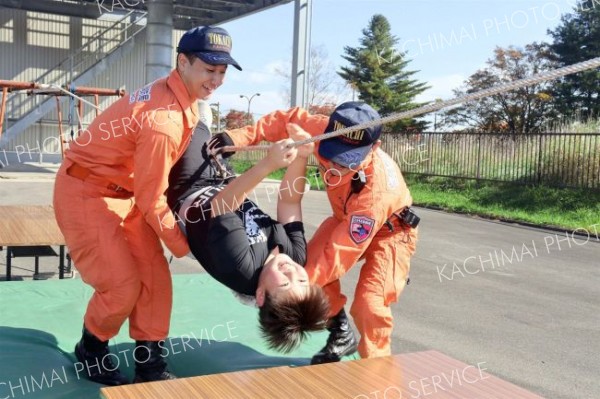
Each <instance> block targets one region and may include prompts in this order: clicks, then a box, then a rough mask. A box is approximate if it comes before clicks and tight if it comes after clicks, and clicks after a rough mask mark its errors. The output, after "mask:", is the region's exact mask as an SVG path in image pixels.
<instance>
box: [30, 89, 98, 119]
mask: <svg viewBox="0 0 600 399" xmlns="http://www.w3.org/2000/svg"><path fill="white" fill-rule="evenodd" d="M38 86H39V87H38V89H42V90H47V89H55V90H59V91H62V92H64V93H66V94H68V95H70V96H71V97H74V98H76V99H78V100H79V101H83V102H84V103H86V104H88V105H91V106H92V107H94V108H95V109H97V110H98V111H100V112H102V109H101V108H100V107H98V106H96V104H93V103H91V102H89V101H88V100H86V99H84V98H82V97H79V96H78V95H77V94H75V93H71V92H70V91H69V90H65V89H63V88H62V87H60V86H59V85H55V84H43V83H40V84H38Z"/></svg>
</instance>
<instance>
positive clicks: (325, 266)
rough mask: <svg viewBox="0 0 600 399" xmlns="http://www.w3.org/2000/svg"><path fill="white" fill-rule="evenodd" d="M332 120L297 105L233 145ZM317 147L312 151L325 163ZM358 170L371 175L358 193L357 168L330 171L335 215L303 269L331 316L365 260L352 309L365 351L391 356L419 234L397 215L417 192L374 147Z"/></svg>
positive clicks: (238, 133) (317, 128)
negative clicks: (345, 282)
mask: <svg viewBox="0 0 600 399" xmlns="http://www.w3.org/2000/svg"><path fill="white" fill-rule="evenodd" d="M328 121H329V118H328V117H325V116H322V115H310V114H309V113H308V112H307V111H305V110H303V109H301V108H293V109H291V110H289V111H276V112H274V113H271V114H269V115H267V116H265V117H263V118H261V119H260V120H259V121H258V122H257V124H256V125H255V126H253V127H252V126H250V127H245V128H241V129H236V130H232V131H228V132H227V133H228V134H229V135H230V137H231V138H232V140H233V142H234V143H235V145H238V146H244V145H251V144H255V143H257V142H259V141H261V140H267V141H276V140H280V139H282V138H285V137H287V133H286V125H287V123H295V124H298V125H299V126H300V127H302V128H303V129H304V130H306V131H307V132H308V133H310V134H311V135H313V136H315V135H319V134H322V133H323V132H324V131H325V128H326V127H327V124H328ZM318 145H319V144H318V143H317V146H316V148H315V156H317V159H318V160H319V162H323V159H322V158H320V157H319V154H318ZM323 163H324V162H323ZM353 169H355V170H356V171H358V170H360V169H362V170H363V171H364V173H365V175H366V179H367V183H366V185H364V187H363V188H362V189H361V190H360V191H359V192H358V193H355V192H353V191H352V187H351V181H352V179H353V178H355V176H354V174H353V173H350V174H348V175H346V176H344V177H341V178H340V177H336V176H327V172H325V180H326V183H327V184H326V186H327V195H328V198H329V202H330V203H331V207H332V209H333V216H331V217H328V218H327V219H325V221H323V223H322V224H321V225H320V226H319V228H318V229H317V231H316V233H315V234H314V236H313V237H312V239H311V240H310V242H309V243H308V254H307V256H308V259H307V266H306V270H307V271H308V274H309V277H310V279H311V283H316V284H319V285H321V286H322V287H323V288H324V290H325V292H326V293H327V295H328V297H329V300H330V303H331V315H335V314H337V313H338V312H339V311H340V310H341V309H342V308H343V306H344V305H345V303H346V297H345V296H344V295H343V294H342V293H341V290H340V288H341V287H340V281H339V279H340V277H342V276H343V275H344V274H345V273H346V272H347V271H348V270H349V269H350V268H351V267H352V266H353V265H354V264H356V263H357V262H358V261H359V260H362V259H364V260H365V263H364V265H363V266H362V268H361V271H360V278H359V281H358V284H357V287H356V291H355V294H354V303H353V304H352V308H351V310H350V313H351V314H352V316H353V318H354V322H355V324H356V327H357V329H358V331H359V332H360V334H361V339H360V343H359V347H358V349H359V353H360V355H361V356H362V357H363V358H366V357H377V356H386V355H389V354H390V337H391V333H392V327H393V317H392V312H391V309H390V304H391V303H393V302H395V301H397V300H398V298H399V296H400V294H401V292H402V290H403V288H404V286H405V284H406V280H407V278H408V273H409V270H410V257H411V256H412V255H413V253H414V251H415V244H416V240H417V231H416V229H412V228H410V227H408V226H406V225H404V224H401V223H399V220H398V219H397V218H396V217H395V216H393V213H399V212H400V211H401V210H403V209H404V208H405V207H408V206H410V205H411V204H412V198H411V196H410V193H409V190H408V188H407V187H406V183H405V182H404V178H403V177H402V174H401V172H400V169H399V167H398V165H397V164H396V163H395V162H394V161H393V160H392V159H391V158H390V157H389V156H388V155H387V154H386V153H385V152H383V151H382V150H377V151H374V152H371V153H370V154H369V155H368V156H367V158H366V159H364V160H363V162H362V163H361V164H360V166H357V167H356V168H353Z"/></svg>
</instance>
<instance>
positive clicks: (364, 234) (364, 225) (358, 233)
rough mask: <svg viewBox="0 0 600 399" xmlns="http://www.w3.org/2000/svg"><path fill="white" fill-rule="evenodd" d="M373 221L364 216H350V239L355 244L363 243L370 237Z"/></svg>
mask: <svg viewBox="0 0 600 399" xmlns="http://www.w3.org/2000/svg"><path fill="white" fill-rule="evenodd" d="M373 226H375V220H373V219H371V218H368V217H366V216H358V215H355V216H352V219H351V220H350V237H351V238H352V241H354V242H355V243H357V244H360V243H361V242H363V241H365V240H366V239H367V238H369V236H370V235H371V232H372V231H373Z"/></svg>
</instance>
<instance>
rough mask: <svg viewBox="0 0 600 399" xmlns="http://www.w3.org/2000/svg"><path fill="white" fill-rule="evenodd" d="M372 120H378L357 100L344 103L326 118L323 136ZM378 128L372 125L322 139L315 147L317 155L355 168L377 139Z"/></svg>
mask: <svg viewBox="0 0 600 399" xmlns="http://www.w3.org/2000/svg"><path fill="white" fill-rule="evenodd" d="M376 119H380V116H379V114H378V113H377V111H375V110H374V109H373V108H371V106H369V105H368V104H365V103H364V102H361V101H349V102H345V103H343V104H340V105H339V106H338V107H337V108H336V109H335V110H334V111H333V113H332V114H331V116H330V117H329V124H328V125H327V128H326V129H325V133H331V132H335V131H336V130H340V129H344V128H347V127H350V126H355V125H359V124H362V123H365V122H370V121H372V120H376ZM381 129H382V127H381V125H376V126H372V127H370V128H368V129H361V130H357V131H355V132H350V133H347V134H345V135H341V136H337V137H332V138H330V139H326V140H323V141H321V144H319V155H320V156H322V157H323V158H325V159H328V160H330V161H333V162H335V163H337V164H339V165H342V166H345V167H347V168H350V167H352V166H357V165H359V164H360V163H361V162H362V161H363V160H364V159H365V158H366V157H367V154H368V153H369V151H371V148H372V147H373V144H375V143H376V142H377V140H379V136H381Z"/></svg>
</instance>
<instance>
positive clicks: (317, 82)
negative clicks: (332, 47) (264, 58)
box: [275, 45, 344, 106]
mask: <svg viewBox="0 0 600 399" xmlns="http://www.w3.org/2000/svg"><path fill="white" fill-rule="evenodd" d="M275 72H276V73H277V74H278V75H279V76H281V77H282V78H284V79H285V85H284V86H283V93H284V94H283V95H284V98H285V100H286V101H287V103H288V105H289V104H290V103H291V101H290V99H291V87H290V86H291V85H290V82H291V78H292V65H291V62H288V63H286V66H285V67H282V68H277V69H275ZM343 92H344V82H343V81H342V80H341V78H340V77H339V76H338V75H337V73H336V72H335V66H334V65H333V64H332V63H331V61H330V60H329V58H328V56H327V50H326V49H325V46H324V45H318V46H313V47H311V49H310V58H309V71H308V104H309V105H317V106H321V105H330V104H335V103H337V102H338V97H340V96H341V95H342V93H343Z"/></svg>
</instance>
